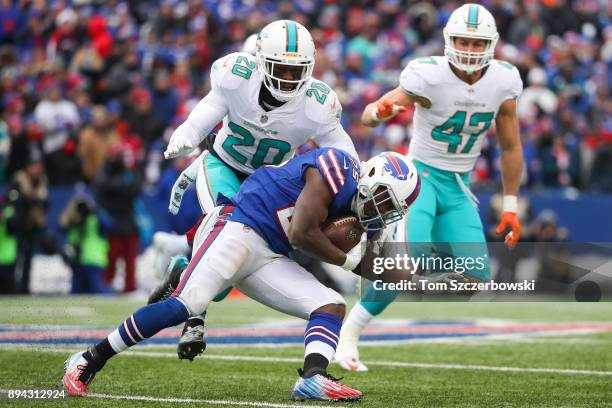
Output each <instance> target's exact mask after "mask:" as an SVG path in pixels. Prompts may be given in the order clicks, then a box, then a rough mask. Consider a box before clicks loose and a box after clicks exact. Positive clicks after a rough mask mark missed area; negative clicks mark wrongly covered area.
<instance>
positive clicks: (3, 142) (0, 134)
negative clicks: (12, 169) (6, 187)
mask: <svg viewBox="0 0 612 408" xmlns="http://www.w3.org/2000/svg"><path fill="white" fill-rule="evenodd" d="M10 151H11V137H10V134H9V128H8V125H7V124H6V122H4V121H3V120H1V119H0V184H2V183H5V182H6V180H7V176H6V171H7V167H8V166H7V162H8V159H9V154H10Z"/></svg>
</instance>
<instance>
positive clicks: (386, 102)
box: [361, 87, 416, 127]
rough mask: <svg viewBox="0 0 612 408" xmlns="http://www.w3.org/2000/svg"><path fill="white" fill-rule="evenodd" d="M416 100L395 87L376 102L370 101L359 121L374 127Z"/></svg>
mask: <svg viewBox="0 0 612 408" xmlns="http://www.w3.org/2000/svg"><path fill="white" fill-rule="evenodd" d="M415 102H416V97H414V96H412V95H410V94H408V93H407V92H406V91H404V90H403V89H402V88H399V87H398V88H395V89H394V90H392V91H389V92H387V93H386V94H384V95H383V96H381V97H380V98H379V99H378V100H377V101H376V102H372V103H370V104H369V105H368V106H366V108H365V109H364V111H363V113H362V115H361V123H362V124H364V125H365V126H369V127H375V126H378V124H380V123H382V122H386V121H387V120H389V119H391V118H392V117H394V116H395V115H397V114H398V113H400V112H403V111H405V110H406V109H407V107H408V106H410V105H412V104H413V103H415Z"/></svg>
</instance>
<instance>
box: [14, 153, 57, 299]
mask: <svg viewBox="0 0 612 408" xmlns="http://www.w3.org/2000/svg"><path fill="white" fill-rule="evenodd" d="M48 196H49V191H48V182H47V177H46V176H45V168H44V166H43V162H42V160H41V158H40V157H39V155H37V154H36V153H34V154H32V156H31V157H30V160H29V163H28V164H27V166H26V168H25V170H20V171H18V172H17V173H15V175H14V177H13V180H12V181H11V183H10V186H9V189H8V195H7V197H8V201H9V204H10V205H11V206H12V207H13V208H14V209H15V236H16V238H17V259H16V267H15V275H16V277H17V279H18V283H17V291H18V292H19V293H29V287H30V269H31V266H32V255H33V254H34V249H35V247H36V246H37V245H38V243H39V242H40V240H41V238H42V235H43V233H44V231H45V229H46V227H47V201H48Z"/></svg>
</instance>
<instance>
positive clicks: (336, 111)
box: [303, 78, 342, 124]
mask: <svg viewBox="0 0 612 408" xmlns="http://www.w3.org/2000/svg"><path fill="white" fill-rule="evenodd" d="M303 97H304V98H306V103H305V108H306V117H307V118H308V119H309V120H311V121H313V122H316V123H321V124H325V123H330V124H336V123H338V122H340V118H341V117H342V105H341V104H340V100H338V95H336V92H334V90H333V89H331V87H330V86H329V85H327V84H326V83H325V82H323V81H319V80H317V79H314V78H311V79H310V81H308V83H307V84H306V92H305V93H304V96H303Z"/></svg>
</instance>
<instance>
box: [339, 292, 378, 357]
mask: <svg viewBox="0 0 612 408" xmlns="http://www.w3.org/2000/svg"><path fill="white" fill-rule="evenodd" d="M373 318H374V316H373V315H372V314H371V313H370V312H368V311H367V310H366V309H365V308H364V307H363V306H362V305H361V303H359V302H357V304H355V306H353V308H352V309H351V311H350V312H349V314H348V316H347V318H346V320H345V321H344V323H343V324H342V329H340V342H339V343H338V349H337V350H336V357H337V358H339V359H342V358H348V357H359V352H358V351H357V343H358V342H359V336H361V332H362V331H363V328H364V327H366V326H367V325H368V323H370V321H372V319H373Z"/></svg>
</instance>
